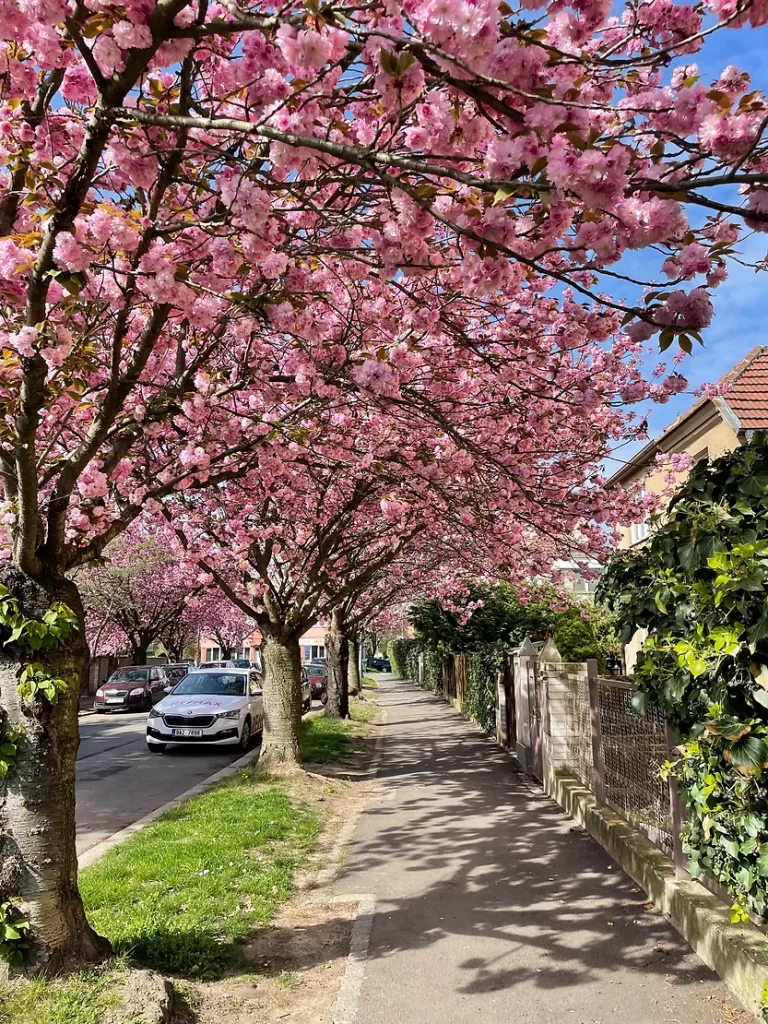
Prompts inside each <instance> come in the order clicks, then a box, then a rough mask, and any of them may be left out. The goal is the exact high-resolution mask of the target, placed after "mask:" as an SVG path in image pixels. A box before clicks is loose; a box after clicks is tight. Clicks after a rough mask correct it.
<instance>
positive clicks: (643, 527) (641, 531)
mask: <svg viewBox="0 0 768 1024" xmlns="http://www.w3.org/2000/svg"><path fill="white" fill-rule="evenodd" d="M649 533H650V530H649V527H648V521H647V520H646V521H645V522H643V523H632V525H631V526H630V528H629V539H630V542H631V543H632V544H639V543H640V542H641V541H643V540H647V538H648V534H649Z"/></svg>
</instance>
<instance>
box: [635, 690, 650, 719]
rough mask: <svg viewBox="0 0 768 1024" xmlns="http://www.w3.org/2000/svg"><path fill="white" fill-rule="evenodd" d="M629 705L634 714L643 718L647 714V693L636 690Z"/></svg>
mask: <svg viewBox="0 0 768 1024" xmlns="http://www.w3.org/2000/svg"><path fill="white" fill-rule="evenodd" d="M631 704H632V710H633V711H634V712H635V714H637V715H640V716H642V717H645V715H646V714H647V712H648V693H647V692H646V691H645V690H636V691H635V692H634V693H633V694H632V699H631Z"/></svg>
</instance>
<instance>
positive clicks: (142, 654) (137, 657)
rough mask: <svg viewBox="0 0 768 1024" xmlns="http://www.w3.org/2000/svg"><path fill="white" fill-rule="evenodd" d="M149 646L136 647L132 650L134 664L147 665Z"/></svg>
mask: <svg viewBox="0 0 768 1024" xmlns="http://www.w3.org/2000/svg"><path fill="white" fill-rule="evenodd" d="M148 650H149V648H148V647H134V648H133V651H132V657H133V664H134V665H146V664H147V658H148V654H147V651H148Z"/></svg>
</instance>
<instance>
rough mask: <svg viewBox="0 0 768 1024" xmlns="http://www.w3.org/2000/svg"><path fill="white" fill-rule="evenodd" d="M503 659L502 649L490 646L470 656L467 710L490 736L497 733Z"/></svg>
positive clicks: (473, 719)
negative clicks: (497, 705) (500, 674)
mask: <svg viewBox="0 0 768 1024" xmlns="http://www.w3.org/2000/svg"><path fill="white" fill-rule="evenodd" d="M502 658H503V652H502V649H501V648H500V647H498V646H497V645H490V644H489V645H487V646H485V647H483V648H481V649H480V650H479V651H474V652H473V653H472V654H470V655H469V672H468V673H467V684H468V686H467V708H466V710H467V714H468V715H469V717H470V718H471V719H472V721H473V722H477V724H478V725H480V726H482V728H483V729H485V731H486V732H487V733H488V734H489V735H490V734H492V733H494V732H495V731H496V703H497V699H498V698H497V687H496V680H497V678H498V674H499V669H500V668H501V665H502Z"/></svg>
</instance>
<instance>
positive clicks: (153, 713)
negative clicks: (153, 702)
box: [149, 708, 163, 718]
mask: <svg viewBox="0 0 768 1024" xmlns="http://www.w3.org/2000/svg"><path fill="white" fill-rule="evenodd" d="M149 717H150V718H162V717H163V716H162V715H161V714H160V712H159V711H155V709H154V708H150V711H149Z"/></svg>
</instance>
